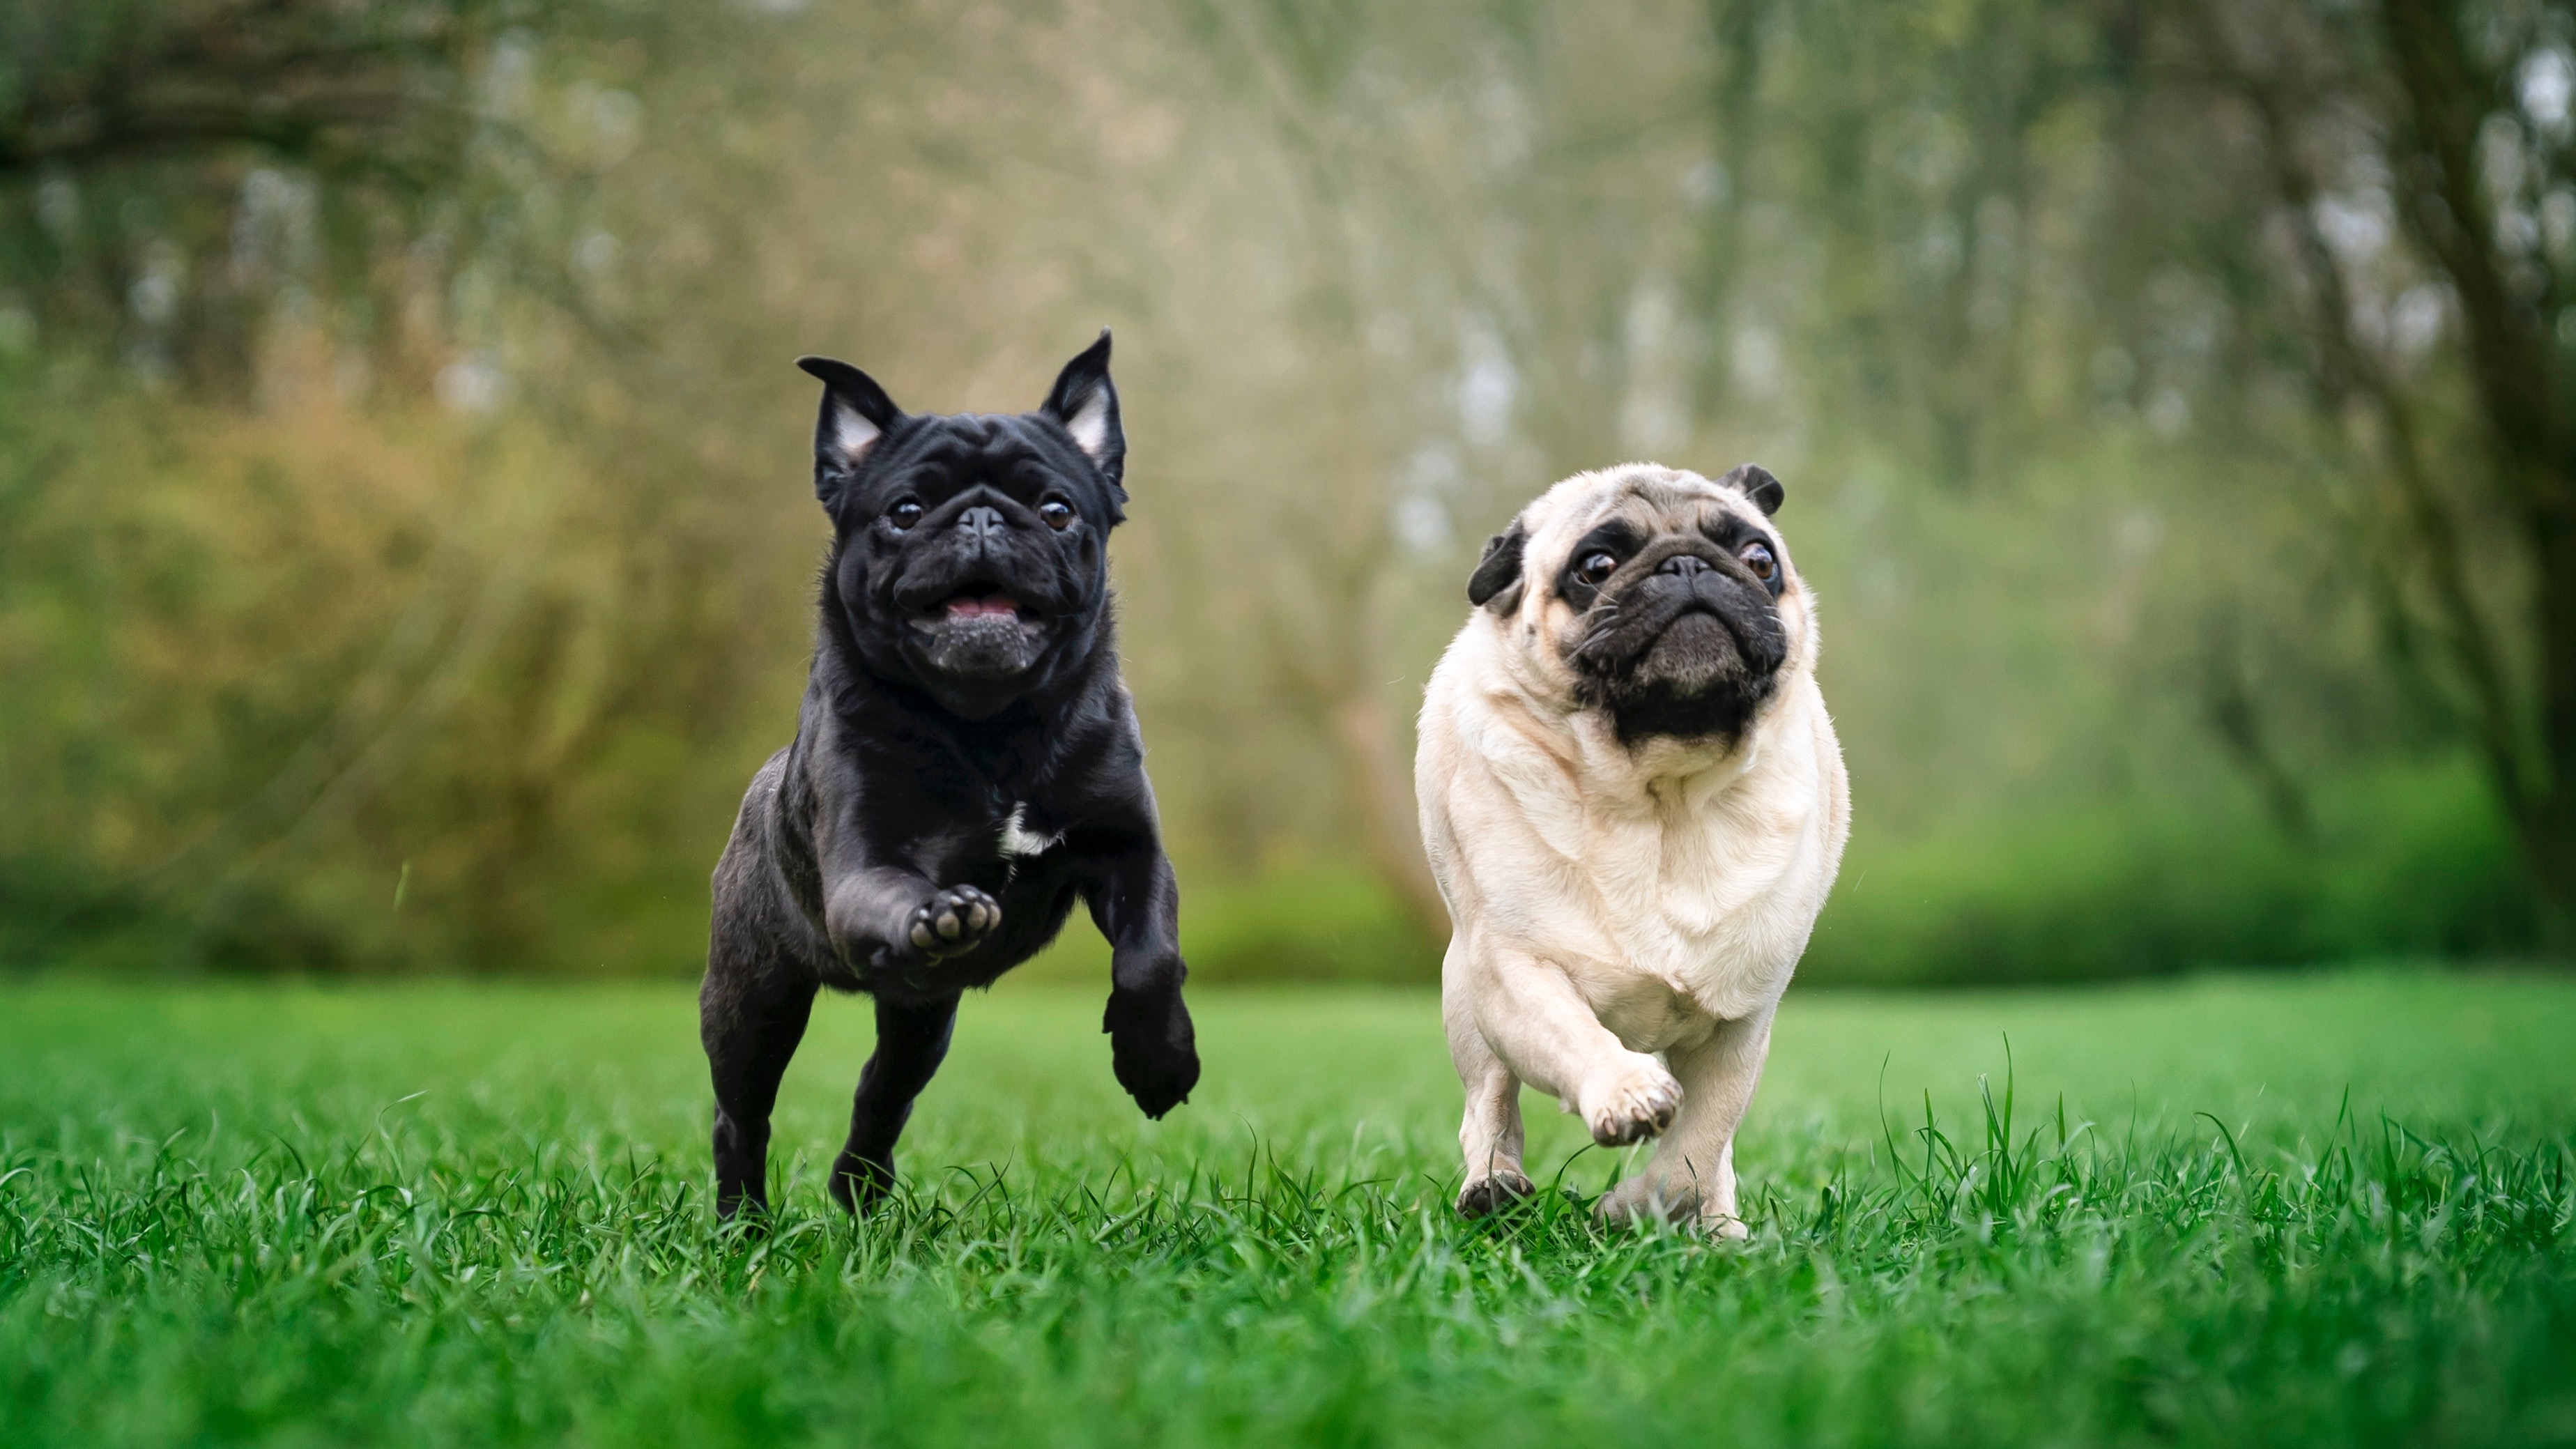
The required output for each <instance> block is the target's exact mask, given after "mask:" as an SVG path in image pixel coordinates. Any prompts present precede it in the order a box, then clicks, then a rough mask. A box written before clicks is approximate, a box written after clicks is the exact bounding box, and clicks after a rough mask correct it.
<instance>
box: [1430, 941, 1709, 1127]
mask: <svg viewBox="0 0 2576 1449" xmlns="http://www.w3.org/2000/svg"><path fill="white" fill-rule="evenodd" d="M1464 967H1465V969H1466V970H1467V971H1468V972H1470V973H1475V974H1474V975H1473V976H1472V977H1471V982H1472V984H1470V983H1469V982H1462V983H1461V984H1462V985H1469V986H1470V989H1468V990H1466V991H1464V992H1462V993H1459V994H1462V995H1465V996H1466V997H1467V998H1468V999H1469V1001H1470V1003H1471V1005H1470V1008H1469V1009H1470V1010H1471V1011H1473V1013H1474V1014H1475V1021H1476V1027H1477V1030H1479V1031H1480V1032H1482V1033H1483V1035H1484V1038H1485V1042H1486V1044H1487V1045H1488V1046H1490V1047H1491V1048H1492V1049H1493V1051H1494V1055H1496V1056H1498V1057H1500V1058H1501V1059H1502V1062H1503V1065H1504V1066H1506V1067H1508V1068H1510V1069H1511V1072H1512V1074H1513V1075H1514V1076H1517V1077H1519V1078H1520V1079H1521V1080H1522V1081H1524V1082H1527V1083H1529V1084H1530V1085H1531V1086H1533V1087H1536V1088H1538V1089H1539V1090H1540V1091H1542V1092H1546V1093H1548V1094H1550V1095H1551V1096H1554V1097H1555V1098H1556V1099H1557V1100H1558V1101H1559V1102H1562V1103H1563V1104H1565V1106H1566V1107H1567V1108H1568V1109H1569V1110H1571V1111H1573V1112H1575V1113H1577V1114H1579V1115H1581V1117H1582V1118H1583V1125H1584V1126H1586V1127H1588V1128H1590V1129H1591V1130H1592V1140H1593V1141H1595V1142H1598V1143H1600V1144H1601V1145H1602V1146H1604V1147H1621V1146H1625V1145H1627V1144H1628V1143H1631V1142H1638V1141H1642V1140H1644V1139H1646V1138H1648V1137H1652V1136H1655V1135H1656V1134H1657V1133H1660V1132H1662V1131H1663V1130H1664V1129H1665V1128H1666V1127H1669V1126H1671V1125H1672V1121H1673V1112H1674V1109H1676V1108H1678V1107H1679V1106H1681V1101H1682V1089H1681V1084H1680V1083H1678V1082H1676V1081H1674V1080H1673V1074H1672V1073H1670V1072H1668V1071H1665V1070H1664V1064H1663V1063H1661V1062H1659V1061H1656V1060H1655V1059H1654V1058H1653V1057H1652V1056H1649V1055H1647V1054H1646V1053H1644V1052H1632V1051H1630V1050H1628V1048H1627V1046H1626V1044H1625V1043H1623V1042H1621V1041H1620V1040H1619V1038H1618V1037H1617V1036H1615V1035H1613V1034H1612V1033H1611V1031H1610V1029H1609V1028H1608V1027H1606V1026H1603V1025H1602V1024H1601V1019H1600V1018H1599V1017H1597V1016H1594V1015H1593V1014H1592V1004H1591V1003H1590V1002H1588V1001H1585V1000H1584V999H1583V994H1582V993H1581V992H1579V991H1577V990H1575V989H1574V982H1573V981H1572V980H1571V979H1570V978H1568V977H1567V976H1566V974H1565V972H1563V971H1562V970H1560V969H1558V968H1557V966H1556V965H1555V963H1553V962H1549V961H1542V960H1539V959H1537V958H1535V957H1532V956H1528V955H1525V954H1522V953H1520V952H1516V951H1510V950H1493V949H1479V948H1477V947H1475V946H1472V945H1471V946H1470V947H1469V948H1468V951H1467V953H1466V956H1465V960H1464ZM1443 994H1444V996H1445V995H1447V994H1449V993H1446V992H1444V993H1443Z"/></svg>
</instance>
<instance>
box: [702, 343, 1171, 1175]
mask: <svg viewBox="0 0 2576 1449" xmlns="http://www.w3.org/2000/svg"><path fill="white" fill-rule="evenodd" d="M797 365H798V366H800V367H802V368H804V369H805V370H806V371H807V372H810V373H812V374H813V375H814V376H816V377H818V378H821V379H822V381H823V413H822V418H821V421H820V422H819V423H818V424H817V425H816V427H815V432H814V491H815V494H816V496H818V497H819V498H821V500H822V503H823V509H824V511H825V512H826V513H829V514H830V515H831V518H832V552H831V557H830V559H829V561H828V562H827V563H826V564H825V565H824V569H823V581H822V622H821V627H820V628H819V629H818V630H816V636H815V646H814V668H813V674H812V676H811V678H810V679H809V681H808V682H807V684H806V686H805V700H804V704H803V707H802V708H801V710H800V711H799V713H798V717H797V726H796V742H795V743H794V744H792V745H789V746H788V747H787V748H786V749H783V750H781V751H779V752H778V753H777V754H775V755H772V756H770V757H769V762H768V763H767V764H765V765H763V766H761V768H760V773H759V774H757V775H755V776H753V777H752V781H751V789H750V792H749V793H748V794H746V795H744V796H743V801H742V813H741V815H740V816H739V817H737V818H736V820H735V822H734V829H733V839H732V841H731V842H730V843H729V844H727V845H726V847H725V853H724V859H723V860H722V861H720V862H718V864H717V865H716V873H715V926H714V931H713V938H712V940H711V941H710V942H709V945H708V949H707V979H706V984H705V986H704V987H703V988H702V989H701V990H700V992H699V996H698V1009H699V1032H700V1037H701V1039H702V1040H703V1041H704V1042H705V1044H706V1049H707V1064H708V1066H709V1068H710V1069H711V1071H712V1072H713V1074H714V1077H715V1089H716V1124H715V1159H716V1205H717V1210H718V1211H719V1212H720V1213H722V1214H724V1215H725V1216H727V1217H730V1216H732V1215H733V1214H734V1213H735V1212H736V1211H738V1210H739V1209H740V1208H741V1207H742V1206H743V1205H744V1204H745V1203H749V1204H750V1205H751V1207H752V1208H753V1210H754V1211H756V1212H757V1211H762V1210H765V1209H766V1208H767V1206H768V1202H769V1199H768V1188H767V1181H766V1179H767V1158H768V1150H769V1113H770V1108H771V1106H772V1105H773V1104H774V1103H775V1102H776V1101H777V1098H778V1080H779V1077H780V1075H781V1074H783V1073H784V1072H785V1071H786V1070H787V1060H788V1058H789V1057H791V1056H793V1055H794V1054H795V1052H796V1043H797V1041H798V1039H800V1038H801V1037H803V1036H804V1034H805V1021H806V1016H807V1014H808V1013H809V1012H810V1011H811V1010H812V1008H813V1005H814V993H815V991H816V990H817V989H818V988H820V987H825V986H828V987H831V988H832V989H834V990H836V991H861V992H865V993H867V994H868V995H869V996H872V997H874V998H875V999H876V1012H877V1049H876V1054H875V1055H874V1056H871V1057H870V1058H868V1064H867V1067H866V1068H865V1069H864V1070H863V1071H861V1072H860V1074H859V1090H858V1099H857V1101H856V1102H855V1103H854V1104H853V1105H852V1107H851V1110H850V1140H849V1143H848V1145H846V1146H844V1147H843V1148H842V1149H841V1155H840V1157H839V1158H838V1159H837V1160H836V1161H834V1162H833V1164H832V1179H831V1188H832V1196H833V1197H834V1198H836V1199H837V1200H839V1202H840V1203H841V1205H842V1206H843V1207H845V1208H848V1209H850V1210H851V1211H853V1212H861V1211H865V1210H866V1209H867V1207H868V1206H869V1205H870V1204H871V1203H873V1202H874V1201H876V1200H877V1199H878V1198H879V1197H881V1196H882V1195H884V1193H885V1192H886V1191H887V1190H888V1188H889V1187H891V1186H892V1184H893V1181H894V1144H895V1139H896V1138H897V1137H898V1136H900V1135H901V1134H902V1132H903V1124H904V1119H905V1118H907V1117H909V1116H910V1115H911V1114H912V1102H913V1098H915V1097H917V1096H919V1095H920V1093H921V1089H922V1088H923V1087H924V1086H926V1085H928V1084H929V1082H930V1078H931V1074H932V1073H934V1072H936V1071H938V1070H939V1063H940V1059H941V1058H943V1057H945V1056H946V1055H947V1054H948V1039H949V1033H950V1031H951V1030H952V1029H953V1027H954V1026H955V1024H956V1020H957V999H958V996H959V995H960V993H962V992H964V991H966V990H967V989H969V988H971V987H980V986H989V985H991V984H992V982H993V981H994V979H995V978H996V977H999V976H1000V975H1001V974H1002V973H1003V972H1005V971H1008V970H1010V969H1011V968H1012V967H1014V966H1017V965H1019V964H1020V963H1021V962H1023V961H1026V960H1027V959H1028V958H1029V957H1031V956H1033V955H1035V954H1036V953H1037V952H1038V950H1039V949H1040V948H1042V947H1043V946H1045V945H1046V944H1047V942H1048V941H1050V940H1052V939H1053V938H1054V936H1055V934H1056V932H1057V931H1058V930H1059V929H1060V928H1062V926H1063V925H1064V921H1065V917H1066V915H1067V914H1068V913H1069V912H1070V911H1071V909H1072V907H1073V898H1074V896H1075V894H1076V893H1077V892H1078V893H1080V895H1081V896H1082V898H1083V900H1084V901H1085V902H1087V903H1088V904H1089V905H1090V907H1091V918H1092V920H1093V921H1095V922H1096V923H1098V925H1099V927H1100V932H1101V934H1102V935H1104V936H1106V937H1108V939H1109V943H1110V946H1111V948H1112V953H1113V954H1112V957H1111V963H1112V964H1111V967H1110V976H1111V987H1110V993H1109V1010H1108V1014H1107V1016H1106V1018H1105V1019H1104V1021H1103V1023H1102V1028H1101V1029H1102V1030H1104V1031H1106V1032H1107V1033H1108V1034H1109V1042H1110V1053H1111V1062H1112V1065H1113V1066H1114V1068H1115V1070H1116V1071H1117V1074H1118V1082H1119V1085H1120V1086H1123V1087H1125V1088H1126V1089H1127V1091H1128V1092H1129V1093H1130V1094H1131V1095H1133V1096H1134V1097H1135V1099H1136V1105H1137V1106H1139V1107H1141V1108H1143V1109H1144V1111H1145V1115H1146V1116H1148V1117H1157V1118H1159V1117H1161V1116H1162V1115H1163V1114H1164V1113H1166V1112H1168V1111H1170V1110H1171V1109H1172V1108H1173V1107H1174V1106H1176V1105H1178V1104H1180V1103H1182V1102H1185V1101H1187V1100H1189V1094H1190V1089H1191V1088H1192V1087H1193V1086H1195V1085H1197V1083H1198V1079H1199V1058H1198V1050H1197V1045H1196V1042H1195V1039H1194V1036H1193V1033H1192V1031H1191V1027H1190V1014H1189V1010H1188V1008H1187V1007H1186V1006H1184V1005H1183V1004H1182V1002H1181V982H1182V979H1183V978H1184V977H1185V976H1187V975H1188V971H1187V969H1186V968H1185V967H1184V966H1183V965H1182V963H1181V952H1180V937H1179V895H1178V892H1177V890H1176V889H1175V887H1174V885H1173V881H1172V866H1171V862H1170V861H1169V860H1168V859H1166V858H1165V856H1164V854H1163V846H1162V838H1161V830H1160V826H1159V825H1158V823H1157V821H1156V819H1155V814H1154V792H1153V789H1152V787H1151V786H1150V785H1148V784H1147V783H1146V780H1145V764H1144V753H1145V752H1144V743H1143V741H1142V739H1141V738H1140V737H1139V735H1138V733H1137V729H1136V716H1135V711H1134V710H1133V708H1132V707H1131V706H1130V703H1129V700H1128V696H1127V690H1126V687H1125V686H1124V685H1122V684H1121V683H1120V682H1119V678H1118V657H1117V652H1116V650H1115V649H1114V647H1113V646H1112V643H1111V638H1110V634H1111V628H1110V600H1109V565H1108V556H1107V550H1106V546H1107V544H1108V541H1109V531H1110V530H1111V529H1112V528H1115V527H1116V526H1117V525H1118V524H1119V523H1120V522H1121V521H1122V520H1123V519H1124V517H1125V514H1124V513H1123V511H1122V509H1123V506H1124V505H1125V503H1126V501H1127V493H1126V490H1125V489H1124V488H1123V487H1122V486H1121V485H1120V478H1121V474H1122V472H1123V465H1124V463H1125V460H1126V452H1127V443H1126V437H1125V435H1124V434H1123V433H1122V432H1121V431H1120V429H1119V425H1118V392H1117V389H1116V388H1115V387H1114V386H1112V385H1111V383H1110V380H1109V333H1108V332H1107V330H1105V329H1104V330H1103V331H1102V332H1101V334H1100V340H1099V341H1098V342H1095V343H1093V344H1092V346H1091V348H1090V349H1089V350H1088V351H1086V352H1084V353H1083V354H1082V355H1081V356H1079V357H1077V358H1075V359H1074V360H1073V361H1071V362H1069V363H1067V364H1066V365H1065V368H1064V371H1063V373H1062V374H1061V375H1060V376H1058V377H1057V378H1056V382H1055V390H1054V391H1053V392H1051V393H1050V394H1048V396H1047V400H1046V403H1045V405H1044V406H1042V407H1040V408H1039V409H1038V410H1037V411H1036V412H1033V413H1023V414H1020V415H1019V416H1016V417H1002V416H987V415H979V414H958V415H955V416H940V415H937V414H921V415H918V416H916V415H911V414H907V413H905V412H904V411H903V410H902V409H900V408H897V407H896V406H895V405H894V403H893V402H892V401H890V400H889V399H888V398H887V397H886V394H885V390H884V389H882V388H880V387H878V386H877V385H876V383H875V382H874V381H872V380H871V379H870V378H869V377H868V375H867V374H866V373H863V372H861V371H859V370H858V369H857V368H855V367H852V366H850V365H849V364H847V363H844V362H835V361H833V360H831V359H830V358H823V357H808V358H803V359H800V360H799V362H798V364H797Z"/></svg>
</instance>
